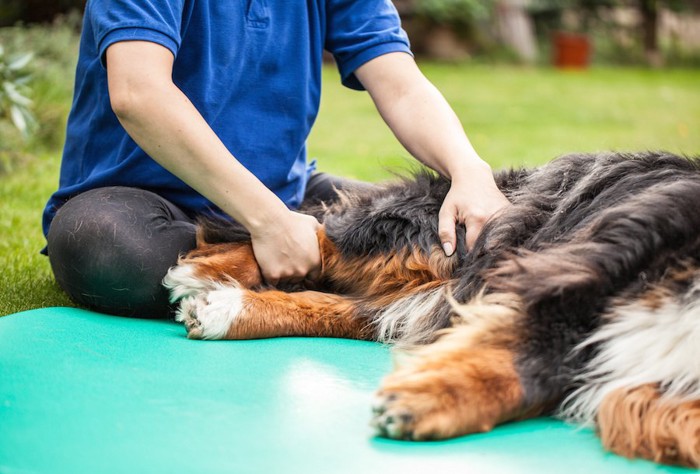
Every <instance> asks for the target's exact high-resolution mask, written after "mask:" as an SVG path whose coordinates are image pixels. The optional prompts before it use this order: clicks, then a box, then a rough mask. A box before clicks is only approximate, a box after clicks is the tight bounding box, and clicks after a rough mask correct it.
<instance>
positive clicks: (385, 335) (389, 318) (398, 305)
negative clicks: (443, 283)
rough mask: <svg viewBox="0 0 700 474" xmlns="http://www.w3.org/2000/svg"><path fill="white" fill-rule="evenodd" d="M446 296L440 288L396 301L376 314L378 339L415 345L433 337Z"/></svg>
mask: <svg viewBox="0 0 700 474" xmlns="http://www.w3.org/2000/svg"><path fill="white" fill-rule="evenodd" d="M444 298H445V295H444V289H443V288H442V287H440V288H436V289H434V290H431V291H427V292H423V293H417V294H414V295H410V296H407V297H405V298H401V299H400V300H397V301H395V302H393V303H392V304H390V305H389V306H387V307H386V308H385V309H384V310H383V311H382V312H380V313H379V314H378V315H377V316H376V321H377V323H378V327H377V338H378V340H379V341H381V342H387V343H396V342H401V343H408V344H411V343H418V342H421V341H423V340H424V339H426V338H428V337H429V336H432V335H433V333H434V328H433V326H432V324H431V323H432V322H433V320H434V317H433V316H434V315H435V312H436V311H437V309H438V307H439V306H438V305H439V304H440V303H441V302H442V301H443V300H444Z"/></svg>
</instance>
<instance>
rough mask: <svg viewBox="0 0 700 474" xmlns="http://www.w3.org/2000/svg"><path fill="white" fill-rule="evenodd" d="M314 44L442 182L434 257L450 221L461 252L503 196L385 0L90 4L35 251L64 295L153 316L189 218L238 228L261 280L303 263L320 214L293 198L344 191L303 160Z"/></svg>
mask: <svg viewBox="0 0 700 474" xmlns="http://www.w3.org/2000/svg"><path fill="white" fill-rule="evenodd" d="M324 49H325V50H327V51H329V52H330V53H332V55H333V56H334V58H335V61H336V63H337V67H338V70H339V72H340V77H341V80H342V82H343V84H344V85H345V86H347V87H350V88H352V89H357V90H363V89H364V90H366V91H368V92H369V94H370V96H371V98H372V100H373V101H374V103H375V105H376V107H377V109H378V111H379V113H380V114H381V116H382V117H383V119H384V120H385V121H386V123H387V124H388V126H389V127H390V129H391V130H392V131H393V133H394V134H395V135H396V137H397V138H398V139H399V141H400V142H401V143H402V145H403V146H404V147H405V148H406V149H407V150H408V151H409V152H410V153H411V154H412V155H413V156H414V157H416V158H417V159H418V160H419V161H421V162H422V163H424V164H425V165H427V166H429V167H430V168H432V169H434V170H435V171H437V172H438V173H440V174H442V175H444V176H446V177H447V178H449V179H450V180H451V188H450V191H449V192H448V194H447V196H446V198H445V200H444V203H443V205H442V208H441V210H440V214H439V233H440V238H441V241H442V243H443V247H444V250H445V253H446V254H447V255H451V254H452V253H453V252H454V251H455V249H456V245H457V241H456V230H455V229H456V226H457V225H466V227H467V229H468V230H467V234H466V235H467V245H469V246H471V245H472V244H473V242H474V240H475V239H476V236H477V235H478V233H479V230H480V229H481V227H482V225H483V224H484V222H485V221H486V220H488V219H489V218H490V217H491V216H492V215H493V214H495V213H496V212H497V211H499V210H500V209H501V208H503V207H505V206H506V205H508V201H507V200H506V198H505V197H504V196H503V195H502V194H501V193H500V191H499V190H498V188H497V187H496V185H495V183H494V180H493V176H492V172H491V169H490V167H489V165H488V164H486V162H484V161H483V160H482V159H481V158H480V157H479V156H478V154H477V153H476V151H475V150H474V148H473V147H472V145H471V143H470V142H469V140H468V138H467V136H466V134H465V132H464V130H463V128H462V125H461V124H460V122H459V120H458V119H457V117H456V115H455V113H454V112H453V111H452V109H451V108H450V106H449V105H448V103H447V102H446V101H445V99H444V98H443V96H442V95H441V94H440V93H439V92H438V90H437V89H436V88H435V87H434V86H433V85H432V84H431V83H430V82H429V81H428V80H427V79H426V78H425V76H423V74H422V73H421V72H420V70H419V68H418V66H417V65H416V63H415V61H414V59H413V56H412V54H411V50H410V47H409V42H408V38H407V36H406V34H405V32H404V31H403V30H402V28H401V25H400V19H399V17H398V14H397V12H396V10H395V8H394V7H393V5H392V3H391V2H390V0H363V1H362V2H358V1H354V0H326V1H307V2H286V1H285V2H276V1H273V2H270V1H267V0H246V1H235V2H222V1H220V0H196V1H195V0H173V1H170V2H162V1H157V0H140V1H135V0H123V1H114V0H92V1H90V2H88V3H87V7H86V10H85V17H84V23H83V30H82V36H81V43H80V51H79V57H78V64H77V70H76V82H75V91H74V99H73V104H72V108H71V112H70V115H69V118H68V125H67V132H66V143H65V148H64V153H63V159H62V164H61V175H60V181H59V187H58V190H57V191H56V192H55V193H54V194H53V195H52V196H51V198H50V199H49V201H48V203H47V205H46V208H45V211H44V216H43V228H44V233H45V235H46V238H47V248H46V249H45V253H47V254H48V256H49V259H50V262H51V267H52V270H53V273H54V276H55V278H56V280H57V282H58V284H59V285H60V286H61V287H62V288H63V289H64V290H65V291H66V292H67V293H68V295H69V296H70V297H71V298H72V299H73V300H74V301H76V302H77V303H79V304H81V305H84V306H87V307H89V308H92V309H95V310H98V311H102V312H106V313H112V314H119V315H131V316H142V317H162V316H166V315H167V314H168V311H169V307H168V301H167V294H166V293H165V290H164V289H163V288H162V285H161V280H162V278H163V276H164V275H165V273H166V272H167V270H168V268H170V267H171V266H172V265H174V264H175V263H176V262H177V258H178V256H179V255H182V254H184V253H185V252H187V251H188V250H190V249H192V248H193V247H194V246H195V220H196V218H197V217H198V216H203V215H215V216H225V217H227V218H230V219H234V220H236V221H238V222H239V223H241V224H242V225H243V226H245V227H246V229H247V230H248V231H249V232H250V234H251V238H252V246H253V252H254V254H255V257H256V260H257V262H258V264H259V266H260V269H261V272H262V275H263V277H264V279H265V281H266V282H267V283H269V284H271V285H275V284H277V283H278V282H279V281H280V280H295V279H302V278H304V277H306V276H308V275H313V274H314V272H316V271H318V268H319V265H320V255H319V248H318V241H317V237H316V232H317V230H318V228H319V223H318V222H317V221H316V220H315V219H314V218H313V217H310V216H307V215H303V214H300V213H298V212H296V211H295V209H297V208H298V207H299V206H300V205H301V204H302V202H303V201H304V200H305V199H306V200H318V201H320V200H323V201H331V200H333V199H334V197H335V196H336V189H343V188H346V187H349V186H359V185H360V184H358V183H356V182H353V181H350V180H347V179H342V178H338V177H333V176H329V175H327V174H324V173H319V172H316V170H315V164H314V163H307V160H306V149H305V141H306V138H307V136H308V134H309V131H310V129H311V126H312V124H313V122H314V120H315V118H316V115H317V112H318V108H319V101H320V90H321V70H322V59H323V51H324ZM337 133H348V132H347V131H343V130H338V132H337Z"/></svg>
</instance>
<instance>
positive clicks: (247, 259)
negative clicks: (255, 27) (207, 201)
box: [165, 153, 700, 467]
mask: <svg viewBox="0 0 700 474" xmlns="http://www.w3.org/2000/svg"><path fill="white" fill-rule="evenodd" d="M497 183H498V185H499V187H500V188H501V189H502V191H503V192H504V193H505V195H506V196H507V197H508V198H509V200H510V201H511V202H512V203H513V206H511V207H510V208H509V209H508V210H506V211H505V212H504V213H502V214H501V215H499V216H497V217H496V218H494V219H492V220H491V221H490V222H489V223H488V224H487V226H486V227H485V228H484V230H483V232H482V234H481V235H480V237H479V239H478V241H477V243H476V245H475V248H474V249H473V250H472V251H471V252H467V251H466V250H465V249H464V248H463V247H461V248H459V249H458V251H457V252H456V253H455V254H454V255H453V256H451V257H449V258H448V257H446V256H445V255H444V253H443V252H442V250H441V247H440V241H439V238H438V231H437V215H438V210H439V208H440V205H441V203H442V200H443V198H444V196H445V194H446V192H447V190H448V188H449V183H448V182H447V181H446V180H444V179H442V178H439V177H436V176H433V175H431V174H429V173H419V174H418V175H416V176H415V177H413V178H412V179H407V180H401V181H398V182H393V183H388V184H383V185H377V186H376V188H374V189H373V190H363V192H362V193H360V194H357V193H355V194H353V193H347V194H346V195H345V196H344V197H343V199H342V200H341V201H340V202H338V203H336V204H334V205H332V206H330V207H327V208H315V209H309V210H306V212H309V213H311V214H313V215H315V216H316V217H317V218H318V219H319V220H320V221H321V222H322V224H323V230H322V231H320V232H319V236H318V237H319V242H320V248H321V255H322V262H323V266H322V273H321V277H320V278H319V279H318V280H317V281H314V282H312V284H313V288H314V289H313V290H309V289H304V290H303V291H279V290H276V289H271V288H267V287H265V286H264V285H263V282H262V279H261V275H260V272H259V270H258V266H257V264H256V262H255V259H254V257H253V253H252V249H251V246H250V242H249V236H248V235H247V234H246V233H245V232H244V231H242V230H241V229H240V228H237V227H229V228H222V227H221V226H218V227H217V226H211V225H205V226H202V228H201V232H200V240H199V244H198V248H197V249H196V250H195V251H193V252H192V253H191V254H189V255H188V256H186V257H185V258H183V259H182V260H181V262H180V263H179V265H178V266H176V267H174V268H173V269H172V270H171V271H170V273H169V274H168V276H167V277H166V279H165V284H166V286H167V287H168V288H169V289H170V292H171V296H172V299H173V301H179V305H180V306H179V310H178V319H179V320H181V321H184V323H185V325H186V327H187V331H188V335H189V337H191V338H195V339H249V338H263V337H276V336H326V337H328V336H330V337H345V338H355V339H369V340H377V341H384V342H390V343H397V344H399V345H400V346H402V347H403V348H404V349H405V350H406V351H407V352H408V354H409V355H408V356H407V357H405V358H402V363H401V364H399V366H398V367H397V369H396V370H395V371H394V372H393V373H392V374H390V375H389V376H387V377H386V379H385V380H384V382H383V384H382V386H381V388H380V390H379V392H378V396H377V404H376V406H375V407H374V420H373V423H374V425H375V426H376V427H377V429H378V431H379V433H380V434H382V435H384V436H388V437H391V438H403V439H415V440H422V439H441V438H448V437H453V436H458V435H463V434H466V433H472V432H480V431H486V430H490V429H491V428H492V427H493V426H494V425H496V424H498V423H502V422H505V421H508V420H514V419H521V418H526V417H531V416H536V415H538V414H542V413H551V412H554V413H556V414H558V415H559V416H562V417H564V418H565V419H569V420H573V421H576V422H579V423H584V424H591V425H595V426H596V428H597V430H598V432H599V433H600V436H601V438H602V441H603V443H604V445H605V446H606V447H607V448H608V449H610V450H612V451H614V452H616V453H619V454H621V455H624V456H629V457H643V458H647V459H651V460H654V461H657V462H663V463H672V464H682V465H688V466H695V467H698V466H700V158H693V159H689V158H682V157H678V156H675V155H671V154H668V153H643V154H630V155H625V154H616V153H601V154H595V155H576V154H573V155H567V156H563V157H561V158H558V159H556V160H554V161H552V162H551V163H549V164H547V165H545V166H542V167H539V168H535V169H529V170H517V171H507V172H501V173H498V174H497ZM461 240H462V241H463V239H461Z"/></svg>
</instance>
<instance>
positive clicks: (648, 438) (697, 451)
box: [597, 385, 700, 468]
mask: <svg viewBox="0 0 700 474" xmlns="http://www.w3.org/2000/svg"><path fill="white" fill-rule="evenodd" d="M597 423H598V429H599V431H600V437H601V439H602V441H603V445H604V446H605V447H606V448H607V449H609V450H611V451H613V452H614V453H617V454H620V455H622V456H626V457H630V458H631V457H641V458H645V459H649V460H652V461H655V462H660V463H666V464H681V465H683V466H688V467H693V468H698V467H700V400H690V401H683V400H680V399H678V398H664V397H662V396H661V394H660V393H659V390H658V387H657V386H656V385H643V386H640V387H635V388H632V389H618V390H616V391H614V392H612V393H610V394H608V395H607V396H606V397H605V398H604V399H603V402H602V404H601V407H600V410H599V412H598V418H597Z"/></svg>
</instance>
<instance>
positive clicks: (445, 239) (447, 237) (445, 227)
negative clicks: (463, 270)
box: [438, 210, 457, 257]
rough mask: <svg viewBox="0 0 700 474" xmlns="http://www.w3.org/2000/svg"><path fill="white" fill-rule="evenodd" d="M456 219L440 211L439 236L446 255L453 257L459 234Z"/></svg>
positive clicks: (446, 212) (450, 214) (448, 213)
mask: <svg viewBox="0 0 700 474" xmlns="http://www.w3.org/2000/svg"><path fill="white" fill-rule="evenodd" d="M455 222H456V220H455V217H454V215H452V213H450V212H448V211H443V210H441V211H440V214H439V215H438V235H439V236H440V242H441V243H442V249H443V250H444V252H445V255H447V256H448V257H449V256H451V255H452V254H453V253H454V251H455V249H456V248H457V232H456V230H455V225H456V224H455Z"/></svg>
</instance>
